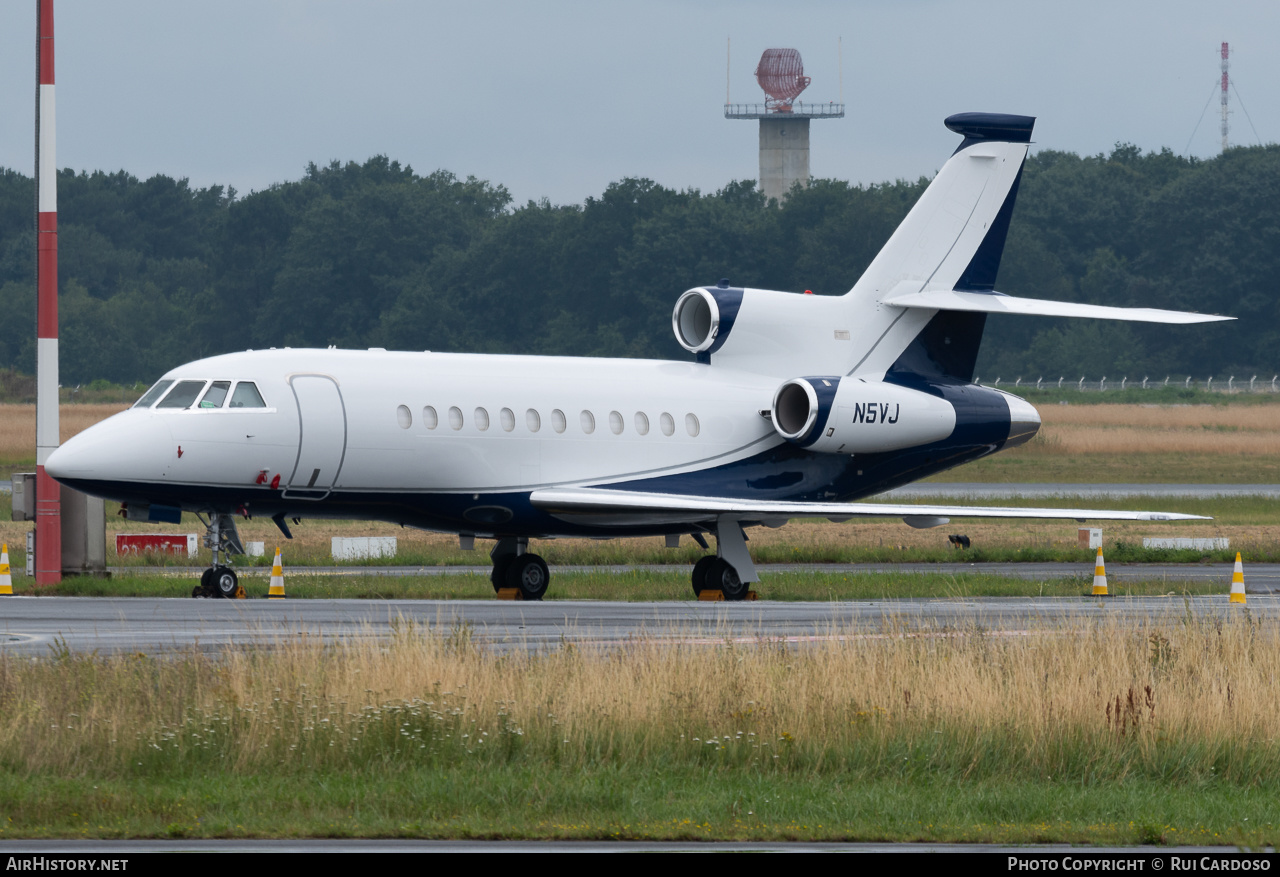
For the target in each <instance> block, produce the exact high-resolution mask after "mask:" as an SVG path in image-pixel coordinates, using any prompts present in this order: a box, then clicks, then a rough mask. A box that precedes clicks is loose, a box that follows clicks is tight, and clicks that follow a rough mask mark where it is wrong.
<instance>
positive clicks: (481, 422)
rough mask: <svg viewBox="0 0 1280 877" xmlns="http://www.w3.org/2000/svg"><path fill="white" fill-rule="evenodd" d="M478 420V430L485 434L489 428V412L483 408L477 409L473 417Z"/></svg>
mask: <svg viewBox="0 0 1280 877" xmlns="http://www.w3.org/2000/svg"><path fill="white" fill-rule="evenodd" d="M473 416H474V417H475V419H476V429H478V430H480V431H481V432H484V431H485V430H486V429H488V428H489V412H488V411H486V410H484V409H483V408H477V409H476V411H475V414H474V415H473Z"/></svg>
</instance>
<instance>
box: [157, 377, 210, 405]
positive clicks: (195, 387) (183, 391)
mask: <svg viewBox="0 0 1280 877" xmlns="http://www.w3.org/2000/svg"><path fill="white" fill-rule="evenodd" d="M203 389H204V381H178V383H177V384H176V385H175V386H174V388H173V389H172V390H170V391H169V395H167V396H165V397H164V398H163V399H161V400H160V404H159V405H157V406H156V407H157V408H190V407H191V405H192V404H193V403H194V402H195V401H196V397H197V396H199V395H200V391H201V390H203Z"/></svg>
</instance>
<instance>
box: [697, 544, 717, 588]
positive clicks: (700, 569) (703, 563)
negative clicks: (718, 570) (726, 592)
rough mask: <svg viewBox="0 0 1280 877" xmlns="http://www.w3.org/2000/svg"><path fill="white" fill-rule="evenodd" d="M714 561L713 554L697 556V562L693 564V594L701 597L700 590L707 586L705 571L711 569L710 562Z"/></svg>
mask: <svg viewBox="0 0 1280 877" xmlns="http://www.w3.org/2000/svg"><path fill="white" fill-rule="evenodd" d="M715 562H716V557H715V555H714V554H708V555H707V556H706V557H700V558H698V562H697V563H695V564H694V565H693V576H692V578H693V596H695V597H701V596H702V592H703V591H704V590H706V587H707V571H708V570H709V569H711V564H713V563H715Z"/></svg>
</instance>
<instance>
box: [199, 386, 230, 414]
mask: <svg viewBox="0 0 1280 877" xmlns="http://www.w3.org/2000/svg"><path fill="white" fill-rule="evenodd" d="M230 389H231V382H230V381H214V382H213V383H212V384H210V385H209V389H208V391H207V392H206V393H205V394H204V397H203V398H201V400H200V407H201V408H221V407H222V403H223V402H225V401H227V390H230Z"/></svg>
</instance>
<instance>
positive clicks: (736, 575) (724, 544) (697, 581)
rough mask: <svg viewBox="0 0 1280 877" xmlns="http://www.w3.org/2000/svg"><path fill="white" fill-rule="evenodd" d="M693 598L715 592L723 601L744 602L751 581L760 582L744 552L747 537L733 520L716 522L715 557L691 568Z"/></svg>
mask: <svg viewBox="0 0 1280 877" xmlns="http://www.w3.org/2000/svg"><path fill="white" fill-rule="evenodd" d="M692 579H693V595H694V596H695V597H701V596H702V592H703V591H719V592H720V593H722V594H724V598H725V599H726V600H745V599H747V595H748V593H750V591H751V584H752V582H758V581H760V577H759V576H757V575H756V567H755V564H754V563H752V561H751V555H750V553H748V552H747V537H746V534H744V533H743V532H742V525H741V524H739V523H738V522H737V521H731V520H725V519H721V520H719V521H717V522H716V556H715V557H712V556H710V555H708V556H706V557H704V558H702V559H701V560H699V561H698V562H697V563H695V564H694V565H693V576H692Z"/></svg>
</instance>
